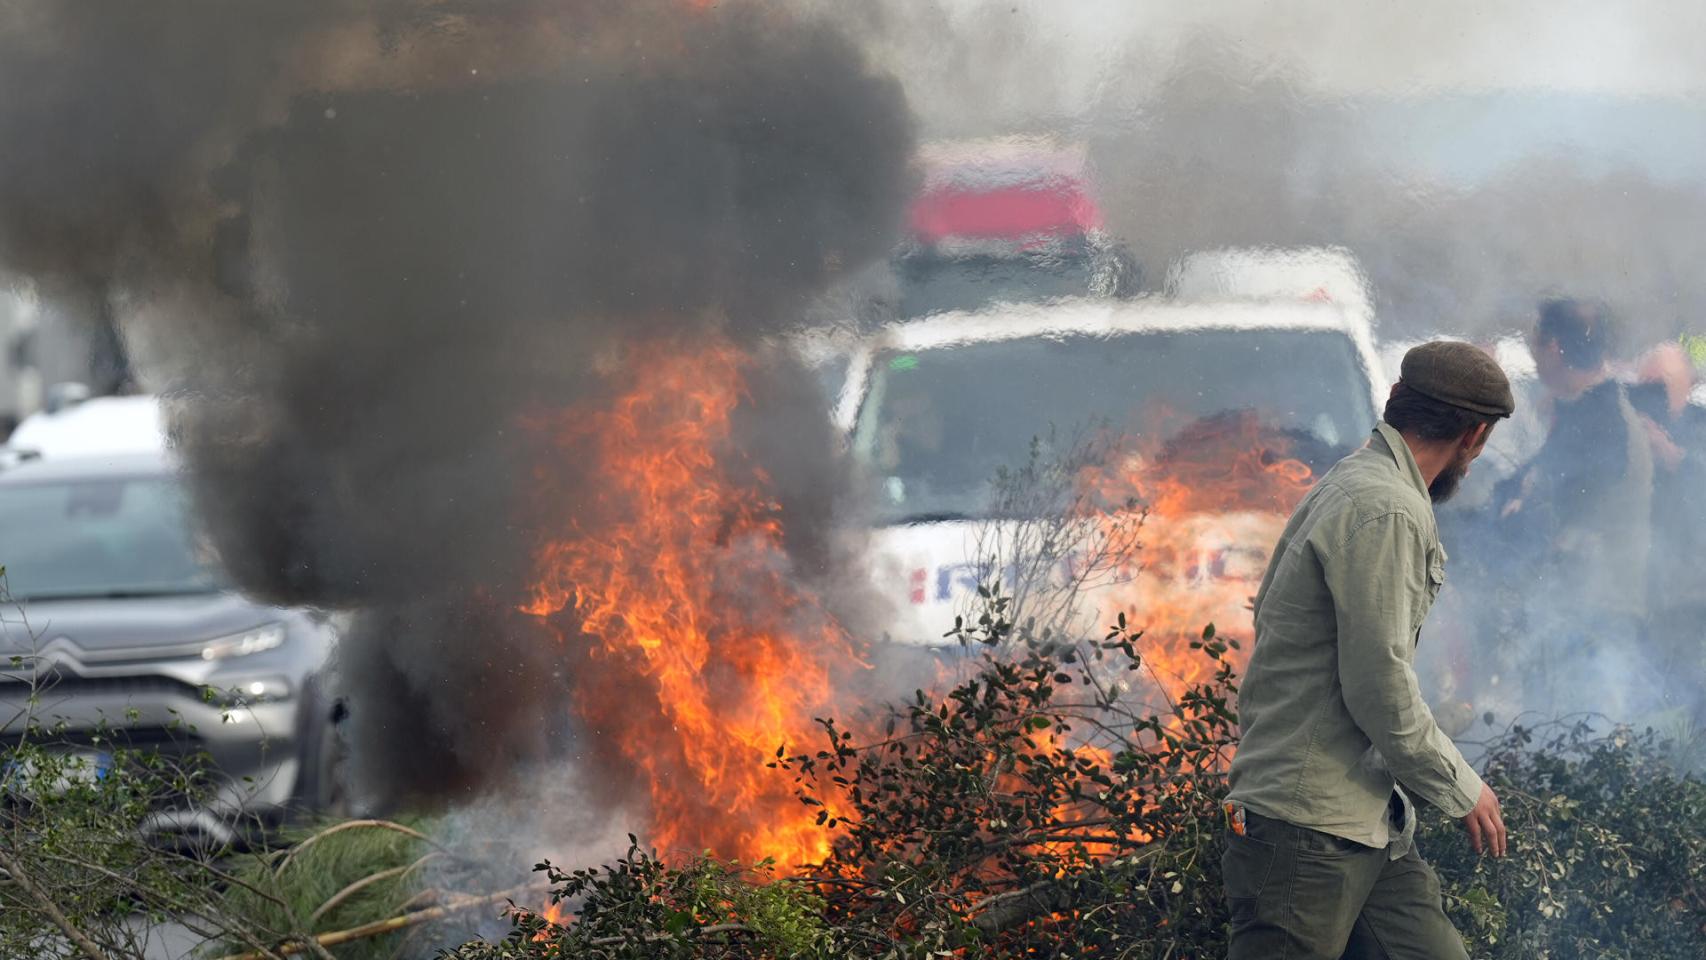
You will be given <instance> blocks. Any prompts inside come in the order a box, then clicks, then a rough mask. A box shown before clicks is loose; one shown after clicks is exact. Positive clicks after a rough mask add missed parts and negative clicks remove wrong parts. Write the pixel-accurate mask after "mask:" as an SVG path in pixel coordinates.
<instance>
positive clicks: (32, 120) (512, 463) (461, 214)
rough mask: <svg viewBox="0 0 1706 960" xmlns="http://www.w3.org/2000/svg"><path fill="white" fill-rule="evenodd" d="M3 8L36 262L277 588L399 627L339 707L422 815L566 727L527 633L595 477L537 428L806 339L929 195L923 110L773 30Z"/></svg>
mask: <svg viewBox="0 0 1706 960" xmlns="http://www.w3.org/2000/svg"><path fill="white" fill-rule="evenodd" d="M0 9H3V11H4V14H3V17H4V19H3V20H0V139H3V140H4V142H6V143H7V144H8V147H7V149H6V150H5V151H0V270H4V271H6V272H8V273H11V274H13V275H16V276H23V277H28V278H33V279H34V280H35V281H36V282H37V283H38V284H39V285H40V286H41V288H42V289H44V290H46V291H49V292H50V295H52V292H53V291H61V290H63V291H64V292H65V293H66V294H67V295H77V296H83V297H87V298H90V299H91V300H93V301H94V302H98V303H101V304H103V305H106V306H108V307H109V308H110V309H112V310H113V311H114V312H115V314H117V315H119V316H121V317H122V318H123V320H124V321H125V324H126V326H125V332H126V334H127V339H128V341H129V343H130V344H131V346H132V349H133V352H134V353H135V354H136V355H137V356H138V358H139V360H140V362H141V363H143V364H144V366H145V368H146V369H147V370H148V371H150V372H151V375H152V376H153V377H154V378H155V382H156V383H157V384H159V385H160V386H161V388H162V391H163V392H164V393H165V394H166V395H167V397H168V400H169V405H170V409H171V411H172V424H171V426H172V433H173V436H174V439H175V441H176V443H177V444H178V446H179V449H180V450H181V452H182V454H183V455H184V457H185V460H186V463H187V467H188V471H187V472H188V477H189V480H190V482H191V485H192V487H193V490H194V492H195V495H196V501H197V505H198V507H199V513H200V515H201V517H202V519H203V521H204V522H205V524H206V525H207V527H208V530H209V533H210V534H211V535H212V537H213V539H214V542H215V543H216V545H217V547H218V549H219V552H220V555H221V557H222V558H223V560H224V562H225V564H226V566H227V567H228V568H229V570H230V572H231V574H232V575H233V577H234V578H235V580H236V581H237V582H238V583H239V584H240V585H241V586H242V587H243V588H244V589H246V590H248V591H250V592H252V593H253V594H255V595H257V596H259V597H262V598H265V599H267V600H269V601H273V602H277V603H282V604H305V605H313V606H321V607H332V608H345V609H352V610H358V611H360V615H359V619H358V625H357V627H356V629H355V631H354V633H353V635H352V636H350V637H348V638H346V640H345V643H344V644H343V649H342V651H341V658H340V664H339V679H340V682H341V687H342V689H343V690H344V691H345V692H346V694H347V696H348V698H349V700H350V717H351V725H352V734H353V738H354V743H353V746H354V750H355V756H356V759H357V766H358V769H359V772H360V773H361V774H362V775H363V777H362V779H363V780H364V782H365V783H366V785H367V787H368V789H369V792H373V793H376V794H377V796H378V797H379V798H380V799H382V800H400V799H403V798H408V797H415V798H419V797H434V796H437V797H443V796H446V795H450V794H454V793H457V792H459V791H464V790H468V789H472V788H474V787H476V786H478V785H480V784H482V783H484V782H488V780H489V778H491V777H492V776H493V775H495V774H498V773H501V772H503V771H504V770H506V769H507V768H508V767H509V765H510V764H511V763H512V761H513V760H514V759H515V757H516V756H517V755H519V754H523V753H526V752H527V751H528V750H530V749H533V748H534V747H535V746H536V745H537V742H538V741H539V739H540V738H541V737H544V736H546V735H548V734H550V733H551V732H554V731H555V730H556V729H557V728H558V727H559V726H560V724H561V719H560V718H561V717H562V715H563V713H564V710H563V704H561V703H560V702H555V700H554V698H560V692H559V691H560V690H561V689H562V685H561V682H560V678H554V677H553V673H552V671H553V669H554V667H553V666H552V663H553V662H554V658H552V657H551V656H549V649H548V647H547V646H546V645H545V643H544V641H543V639H542V638H540V637H538V636H537V635H536V634H535V632H534V630H535V628H533V627H532V626H531V625H530V624H529V623H528V622H526V621H527V620H528V618H526V617H524V616H521V615H519V614H517V613H516V612H515V610H516V607H517V606H518V605H519V603H520V602H522V601H523V600H524V599H525V598H524V596H523V591H524V588H525V583H526V579H527V576H528V572H529V570H528V567H529V561H530V558H531V556H532V551H533V550H534V548H535V547H536V545H537V544H538V543H539V542H540V540H541V539H542V538H544V537H548V536H551V535H553V534H555V533H558V532H560V529H561V528H560V526H559V525H560V524H561V523H562V522H563V521H564V520H565V519H568V518H572V516H573V511H574V508H575V505H574V504H572V503H551V504H541V503H539V502H537V499H536V498H533V497H530V496H529V493H530V491H531V490H532V488H533V486H534V484H533V482H532V481H533V478H534V477H535V475H536V472H537V471H540V470H558V471H562V470H574V469H576V468H577V467H578V466H581V464H579V463H577V462H576V460H575V458H574V455H573V451H567V452H565V451H562V450H542V449H539V448H538V447H537V446H536V445H534V444H531V443H530V442H529V439H530V438H529V435H528V434H527V432H526V431H524V430H521V429H518V423H520V422H521V421H523V420H524V419H525V418H526V417H527V416H528V415H530V414H532V413H536V412H539V411H550V410H559V409H562V408H564V407H565V406H568V405H572V404H574V403H576V402H577V401H584V400H586V399H587V398H588V397H589V396H593V395H595V394H597V393H599V392H600V391H606V390H609V389H612V388H619V387H620V384H613V383H610V382H609V381H608V378H607V376H606V374H604V373H602V372H601V370H602V368H601V366H600V361H601V358H603V357H608V356H609V355H610V353H611V351H613V350H616V349H618V348H619V345H620V344H622V343H625V342H633V341H635V340H637V339H642V338H647V337H655V336H666V335H667V336H671V337H681V336H687V337H693V336H703V335H710V334H717V335H721V336H726V337H732V338H734V339H736V340H737V341H739V342H744V343H748V344H752V345H756V344H758V343H759V342H760V341H761V340H763V339H764V338H766V337H769V336H771V335H773V334H777V333H780V332H783V331H785V330H786V329H788V328H789V327H790V326H791V325H792V324H793V323H794V322H795V318H797V317H798V316H800V315H801V314H802V312H803V311H804V309H805V306H806V305H807V303H808V302H809V301H810V299H811V297H812V296H813V295H814V294H816V293H818V292H819V291H820V290H821V289H822V288H823V287H824V286H826V285H827V284H829V283H830V282H831V281H833V280H834V279H835V278H837V277H838V276H840V275H842V274H843V273H845V272H847V271H850V270H854V269H857V268H859V267H860V266H862V265H864V264H866V263H868V262H870V261H872V260H873V259H875V258H878V257H880V256H881V255H882V254H883V253H884V252H885V251H886V250H887V249H888V248H889V246H890V245H891V242H892V237H893V235H894V233H895V231H896V228H897V224H898V221H899V216H900V210H901V205H902V203H903V201H904V198H905V196H906V194H907V192H908V189H909V186H910V184H909V179H908V173H907V157H908V155H909V152H910V148H911V137H912V131H911V120H910V117H909V114H908V112H907V108H906V104H905V101H904V98H903V96H902V94H901V92H900V89H899V87H898V86H897V85H896V84H895V83H894V82H892V81H891V80H888V79H886V78H884V77H882V76H879V75H878V74H876V73H875V72H874V71H873V70H871V69H870V68H869V67H868V66H867V64H866V63H865V61H864V59H863V57H862V56H861V54H860V52H859V51H858V49H857V48H856V47H855V46H853V45H852V43H851V42H850V41H849V40H848V39H847V38H846V37H845V36H843V35H842V34H840V33H838V32H835V31H833V30H831V29H828V28H825V27H823V26H820V25H818V24H815V23H813V22H810V21H807V20H802V19H798V18H795V17H793V16H790V15H787V14H784V13H780V12H776V11H773V10H770V9H757V8H755V7H752V6H747V5H738V4H736V5H724V6H720V7H714V8H710V9H700V8H698V7H695V6H690V5H677V4H673V3H662V2H646V3H638V4H623V5H599V4H592V5H567V4H542V3H529V2H514V3H480V4H447V3H390V4H377V5H375V4H342V3H337V2H331V0H310V2H305V3H297V2H293V3H289V4H272V3H228V2H221V0H207V2H190V0H170V2H161V3H154V4H147V5H120V6H118V7H114V6H112V5H108V4H95V3H77V2H70V3H63V4H62V3H58V2H39V3H37V2H24V3H9V4H8V5H7V6H5V7H4V8H0ZM115 11H117V12H115ZM20 143H22V144H28V145H29V146H28V149H24V150H20V151H14V149H13V145H16V144H20ZM767 355H769V356H772V357H774V356H777V355H778V354H776V353H775V352H774V351H772V352H770V353H768V354H767ZM761 380H762V381H763V382H762V383H761V384H760V385H759V386H758V387H756V388H755V389H754V391H753V396H754V397H755V398H759V399H763V398H770V399H772V400H778V401H779V402H769V403H765V404H764V405H763V406H762V408H760V407H758V406H756V401H755V403H754V405H753V409H751V410H748V411H745V412H744V413H743V422H752V423H756V424H760V425H762V426H746V427H743V432H744V433H745V434H746V435H748V436H751V437H754V438H759V439H764V438H768V439H765V441H764V442H755V443H754V444H753V449H754V453H753V454H752V455H754V456H757V457H760V458H762V457H766V456H769V457H773V458H775V460H776V463H775V465H774V466H775V469H772V470H770V471H769V473H770V475H771V476H773V477H775V478H776V479H777V482H778V484H779V488H780V489H779V491H778V496H779V497H780V499H781V501H782V503H783V506H784V508H785V509H787V510H789V511H791V512H792V513H791V515H790V517H789V520H790V523H789V527H788V529H789V531H790V537H791V538H792V541H791V543H790V546H793V547H796V548H797V550H798V553H799V557H798V559H799V563H800V567H801V569H802V570H803V571H806V572H807V574H808V575H819V576H822V575H826V574H827V572H828V571H829V570H830V569H831V568H832V567H833V565H834V563H835V562H836V561H835V558H834V556H833V554H834V550H833V548H832V547H831V546H830V539H831V538H830V537H829V535H828V534H827V532H825V531H826V530H827V528H828V524H829V523H830V522H832V521H833V520H834V511H835V509H836V508H835V500H834V492H835V491H836V490H838V489H839V488H840V484H841V480H840V479H839V475H838V473H837V467H838V463H837V459H836V455H835V453H834V446H833V445H832V444H831V443H830V442H829V441H828V439H827V438H826V437H824V436H823V433H824V431H826V430H827V429H828V427H827V424H826V422H825V418H824V416H823V412H822V409H821V404H816V405H814V404H813V403H811V402H809V398H808V394H809V391H810V382H809V380H807V379H806V378H804V377H801V376H798V375H797V374H793V373H788V372H785V371H782V372H778V373H776V374H775V375H773V376H761ZM779 394H780V395H781V396H778V395H779ZM797 436H811V437H813V438H814V439H813V440H812V441H811V442H810V445H809V447H808V449H811V450H814V451H816V452H817V453H818V454H819V455H818V456H814V457H811V458H809V460H810V462H808V458H805V457H802V456H801V455H800V449H801V447H800V445H799V444H792V445H790V444H786V443H785V442H783V441H782V440H781V439H778V438H787V437H797Z"/></svg>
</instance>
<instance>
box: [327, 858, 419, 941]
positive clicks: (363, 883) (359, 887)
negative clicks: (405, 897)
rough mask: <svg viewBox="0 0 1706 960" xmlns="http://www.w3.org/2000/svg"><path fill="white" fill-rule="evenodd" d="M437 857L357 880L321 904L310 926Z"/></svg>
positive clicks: (371, 874)
mask: <svg viewBox="0 0 1706 960" xmlns="http://www.w3.org/2000/svg"><path fill="white" fill-rule="evenodd" d="M436 856H439V854H437V853H429V854H427V855H426V856H424V857H421V858H420V859H419V860H416V861H415V862H414V863H411V864H408V865H406V866H401V867H392V868H391V869H389V870H381V871H379V872H378V873H370V874H368V875H367V876H365V877H362V878H361V879H360V880H357V881H355V882H354V883H352V884H350V885H349V886H347V887H345V888H343V889H342V890H339V891H338V892H337V893H334V894H332V895H331V896H330V897H328V898H327V899H326V902H325V903H322V904H320V906H318V907H316V908H315V910H314V912H313V913H310V914H309V915H308V922H309V924H313V923H314V922H315V921H316V920H319V919H320V918H321V917H323V916H325V915H326V914H327V913H328V912H329V911H331V910H333V909H334V908H336V907H337V905H338V904H340V903H343V902H344V901H345V900H348V899H349V898H350V897H353V896H355V895H356V894H358V893H360V892H361V891H363V890H365V889H367V888H368V887H370V886H372V885H374V884H376V883H382V882H384V881H386V880H390V879H392V878H393V877H401V876H406V875H407V874H408V873H410V872H411V871H413V870H414V869H415V868H416V867H418V866H420V865H421V864H422V863H425V862H426V861H428V860H431V859H432V858H434V857H436Z"/></svg>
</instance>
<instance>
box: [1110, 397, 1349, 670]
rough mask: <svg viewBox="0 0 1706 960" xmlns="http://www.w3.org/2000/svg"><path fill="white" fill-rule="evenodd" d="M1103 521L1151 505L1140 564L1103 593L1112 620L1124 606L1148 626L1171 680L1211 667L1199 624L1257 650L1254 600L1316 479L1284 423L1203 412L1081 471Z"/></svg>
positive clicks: (1152, 659)
mask: <svg viewBox="0 0 1706 960" xmlns="http://www.w3.org/2000/svg"><path fill="white" fill-rule="evenodd" d="M1081 479H1082V480H1083V481H1084V482H1085V483H1086V484H1087V485H1088V486H1089V489H1090V490H1091V491H1092V492H1093V493H1094V494H1095V497H1094V500H1095V502H1097V503H1098V504H1099V505H1100V507H1099V516H1100V518H1101V520H1102V521H1103V522H1106V523H1110V524H1112V523H1120V522H1127V521H1128V519H1129V512H1128V511H1129V508H1128V507H1127V506H1126V504H1128V503H1135V504H1136V505H1137V506H1138V507H1139V508H1141V509H1144V510H1146V511H1147V514H1148V516H1147V519H1146V520H1145V521H1144V526H1143V530H1142V543H1141V548H1140V551H1139V555H1138V556H1137V557H1135V558H1134V560H1135V561H1136V564H1138V565H1139V566H1138V567H1137V568H1136V569H1133V570H1132V571H1130V573H1129V574H1128V575H1127V576H1125V577H1123V578H1121V582H1120V583H1118V584H1116V585H1115V586H1113V587H1112V588H1110V589H1108V590H1105V591H1101V592H1100V594H1099V595H1098V614H1099V615H1100V616H1101V618H1102V620H1101V622H1103V623H1111V622H1113V620H1114V619H1115V618H1116V617H1117V616H1118V615H1119V614H1120V613H1124V614H1125V615H1126V616H1127V618H1128V620H1129V622H1131V623H1132V624H1133V625H1135V626H1137V627H1140V628H1142V629H1143V630H1144V645H1143V651H1144V656H1145V659H1146V660H1147V661H1148V662H1149V665H1150V668H1151V670H1152V672H1153V673H1154V674H1155V676H1156V679H1157V680H1158V681H1159V683H1160V684H1161V686H1162V688H1163V689H1164V691H1165V692H1166V693H1167V694H1169V695H1172V696H1177V695H1178V693H1180V692H1181V691H1182V690H1183V689H1184V688H1185V687H1186V686H1187V685H1190V684H1195V683H1202V682H1205V681H1207V680H1209V679H1210V674H1211V672H1212V669H1213V667H1212V665H1211V664H1210V663H1209V661H1208V660H1207V659H1206V658H1205V657H1203V656H1202V655H1201V654H1199V653H1197V652H1196V651H1194V650H1191V649H1190V646H1189V644H1190V642H1191V641H1193V640H1196V639H1198V638H1199V637H1200V636H1201V631H1202V628H1203V627H1204V626H1206V625H1208V624H1211V623H1212V624H1214V625H1215V627H1216V629H1217V631H1218V632H1219V633H1220V634H1221V635H1223V636H1231V637H1234V638H1237V639H1239V640H1241V641H1242V649H1241V650H1240V651H1233V652H1231V654H1229V659H1231V660H1232V661H1233V663H1234V665H1235V666H1237V667H1239V668H1242V667H1243V665H1244V663H1245V661H1246V659H1247V658H1248V655H1249V649H1250V643H1249V641H1250V639H1251V626H1252V624H1251V618H1250V612H1249V609H1248V607H1249V604H1250V601H1251V600H1252V599H1253V597H1254V594H1255V589H1256V587H1257V585H1259V583H1260V579H1261V576H1262V573H1263V570H1264V569H1265V567H1266V565H1267V560H1268V551H1269V550H1270V549H1271V548H1272V547H1273V544H1274V543H1275V542H1276V541H1278V539H1279V535H1280V532H1281V531H1282V530H1283V529H1284V526H1285V522H1286V518H1287V516H1288V515H1289V514H1290V512H1291V510H1292V509H1293V508H1294V507H1296V506H1297V504H1298V502H1299V501H1301V500H1302V499H1303V495H1304V494H1305V493H1307V492H1308V490H1309V487H1310V486H1311V485H1312V484H1313V483H1314V479H1315V477H1314V471H1313V470H1311V469H1310V467H1309V466H1308V465H1307V464H1305V463H1303V462H1302V461H1299V460H1297V459H1295V458H1293V457H1292V455H1291V452H1290V443H1289V442H1288V441H1287V440H1286V438H1285V437H1284V436H1283V435H1280V434H1277V433H1275V432H1273V431H1270V430H1267V429H1266V428H1264V427H1263V426H1262V425H1261V423H1260V421H1259V420H1258V418H1257V417H1256V416H1255V415H1254V414H1253V413H1249V412H1239V413H1233V414H1228V415H1223V416H1220V417H1216V418H1212V419H1209V420H1204V421H1199V422H1198V423H1196V424H1193V425H1192V426H1191V427H1188V428H1187V429H1185V430H1184V431H1182V432H1180V433H1179V434H1177V435H1175V436H1174V437H1173V438H1172V439H1171V440H1169V441H1168V442H1167V444H1166V446H1165V447H1163V448H1162V449H1160V450H1158V451H1154V452H1147V453H1146V452H1145V451H1143V450H1140V449H1128V450H1127V451H1126V452H1125V453H1124V454H1123V455H1121V456H1116V457H1114V458H1112V459H1111V460H1110V462H1108V463H1107V464H1105V465H1102V466H1097V467H1092V468H1089V469H1088V470H1086V471H1085V473H1084V476H1083V477H1082V478H1081Z"/></svg>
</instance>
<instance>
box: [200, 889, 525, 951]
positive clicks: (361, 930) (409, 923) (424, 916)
mask: <svg viewBox="0 0 1706 960" xmlns="http://www.w3.org/2000/svg"><path fill="white" fill-rule="evenodd" d="M537 886H538V885H537V884H529V885H526V886H520V887H515V888H513V889H510V890H505V891H503V892H501V893H492V894H484V895H481V896H477V897H468V898H465V899H461V900H454V901H451V902H449V903H445V904H444V905H442V906H437V907H431V908H428V909H426V910H416V911H414V912H413V913H405V914H401V915H399V916H395V917H391V918H389V919H386V920H375V921H374V922H372V923H364V924H362V925H361V926H359V927H351V928H350V929H348V930H337V931H334V932H332V933H322V934H320V935H319V936H317V937H309V938H306V939H305V940H304V941H301V942H292V943H287V944H282V945H280V946H278V947H277V948H275V949H274V952H275V953H277V954H278V955H279V956H285V957H289V956H295V955H296V954H299V953H306V952H308V951H309V950H312V949H316V948H318V949H320V950H324V949H325V948H327V947H335V946H337V945H339V944H343V943H350V942H352V941H355V940H365V939H367V938H369V937H377V936H381V935H383V934H387V933H393V932H395V931H398V930H406V929H408V928H409V927H414V926H418V925H420V924H423V923H431V922H433V921H434V920H442V919H444V918H445V917H449V916H454V915H455V914H458V913H462V912H463V911H466V910H473V909H475V908H478V907H483V906H490V905H492V904H494V903H501V902H503V901H505V900H509V899H511V898H513V897H515V896H518V895H520V894H522V893H524V892H526V891H528V890H531V889H537ZM266 956H267V954H265V953H262V952H260V951H250V952H248V953H233V954H229V955H227V956H224V957H221V958H219V960H265V957H266Z"/></svg>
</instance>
